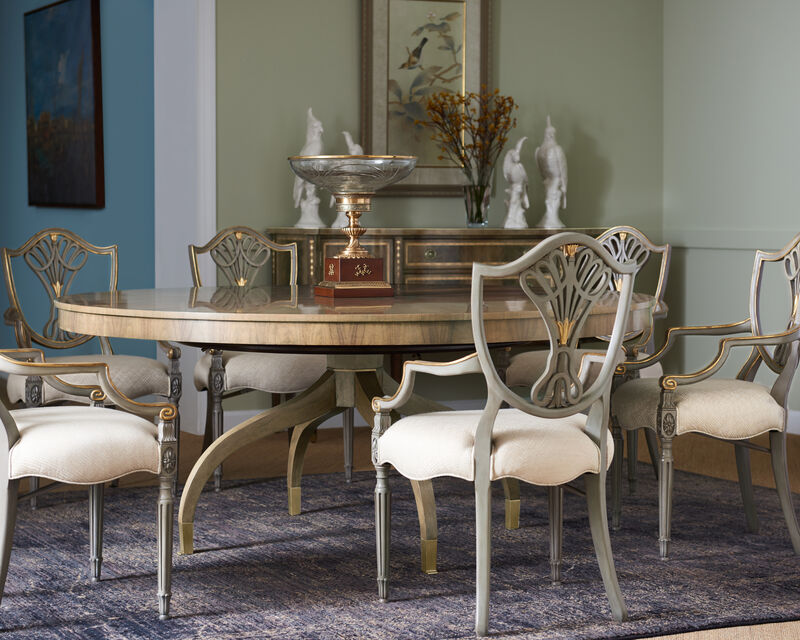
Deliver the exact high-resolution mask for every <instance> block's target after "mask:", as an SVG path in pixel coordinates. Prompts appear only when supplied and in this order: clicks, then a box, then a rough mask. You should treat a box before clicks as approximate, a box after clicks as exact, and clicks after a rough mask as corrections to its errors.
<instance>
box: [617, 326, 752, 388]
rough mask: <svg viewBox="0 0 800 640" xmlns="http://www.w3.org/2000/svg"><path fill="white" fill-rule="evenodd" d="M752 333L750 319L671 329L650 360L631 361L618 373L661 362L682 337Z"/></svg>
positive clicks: (622, 365) (624, 364) (618, 369)
mask: <svg viewBox="0 0 800 640" xmlns="http://www.w3.org/2000/svg"><path fill="white" fill-rule="evenodd" d="M749 331H752V323H751V322H750V318H745V319H744V320H740V321H739V322H733V323H731V324H716V325H707V326H697V327H671V328H669V329H667V334H666V338H665V340H664V344H663V346H662V347H661V348H660V349H659V350H658V351H656V352H655V353H654V354H653V355H651V356H650V357H649V358H645V359H643V360H629V361H627V362H624V363H623V364H620V365H618V366H617V369H616V373H618V374H623V373H625V372H626V371H635V370H637V369H644V368H645V367H649V366H651V365H654V364H656V363H657V362H660V361H661V359H662V358H663V357H664V356H665V355H666V354H667V353H668V352H669V350H670V349H672V347H673V346H674V345H675V343H676V342H677V340H678V338H680V337H682V336H726V335H731V334H734V333H746V332H749Z"/></svg>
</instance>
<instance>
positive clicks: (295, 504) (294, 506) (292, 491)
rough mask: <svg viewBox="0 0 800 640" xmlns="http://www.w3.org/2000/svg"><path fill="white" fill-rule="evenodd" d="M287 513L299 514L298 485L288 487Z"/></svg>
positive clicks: (291, 514)
mask: <svg viewBox="0 0 800 640" xmlns="http://www.w3.org/2000/svg"><path fill="white" fill-rule="evenodd" d="M288 491H289V515H290V516H298V515H300V487H289V488H288Z"/></svg>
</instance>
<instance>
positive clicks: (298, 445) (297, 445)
mask: <svg viewBox="0 0 800 640" xmlns="http://www.w3.org/2000/svg"><path fill="white" fill-rule="evenodd" d="M341 411H342V410H341V409H337V410H335V411H331V412H329V413H327V414H326V415H324V416H322V417H320V418H317V419H316V420H312V421H311V422H306V423H305V424H299V425H295V427H294V430H293V431H292V442H291V444H290V445H289V465H288V468H287V469H286V488H287V490H288V494H289V515H290V516H296V515H300V511H301V508H300V501H301V488H300V482H301V481H302V479H303V462H304V461H305V456H306V449H308V444H309V443H310V442H312V440H313V438H314V435H315V434H316V433H317V427H319V425H321V424H322V423H323V422H325V421H326V420H327V419H328V418H330V417H333V416H335V415H336V414H337V413H341Z"/></svg>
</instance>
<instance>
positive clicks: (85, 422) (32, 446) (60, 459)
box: [8, 374, 160, 484]
mask: <svg viewBox="0 0 800 640" xmlns="http://www.w3.org/2000/svg"><path fill="white" fill-rule="evenodd" d="M81 375H83V374H81ZM94 377H95V379H96V378H97V376H94ZM10 413H11V416H12V417H13V418H14V422H16V423H17V429H19V435H20V438H19V440H17V442H16V443H15V444H14V446H13V447H11V449H10V451H9V454H8V456H9V457H8V477H9V478H10V479H16V478H24V477H26V476H38V477H41V478H49V479H50V480H57V481H59V482H68V483H70V484H97V483H98V482H109V481H110V480H116V479H117V478H121V477H122V476H126V475H128V474H130V473H134V472H136V471H149V472H150V473H158V470H159V463H160V461H159V459H158V439H157V433H156V427H155V425H154V424H153V423H152V422H150V421H149V420H145V419H144V418H141V417H139V416H135V415H133V414H131V413H127V412H125V411H117V410H115V409H104V408H101V407H36V408H33V409H17V410H14V411H11V412H10ZM76 424H77V425H80V427H79V428H71V425H76Z"/></svg>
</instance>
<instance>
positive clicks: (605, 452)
mask: <svg viewBox="0 0 800 640" xmlns="http://www.w3.org/2000/svg"><path fill="white" fill-rule="evenodd" d="M635 270H636V268H635V266H634V265H623V264H620V263H618V262H616V261H615V260H614V259H613V258H612V256H611V254H609V253H608V251H607V250H606V249H604V248H603V246H602V245H601V244H600V243H599V242H598V241H597V240H595V239H593V238H590V237H589V236H585V235H582V234H578V233H561V234H558V235H555V236H553V237H551V238H548V239H547V240H545V241H544V242H542V243H540V244H538V245H537V246H536V247H534V248H533V249H531V250H530V251H529V252H527V253H526V254H525V255H524V256H522V257H521V258H519V259H518V260H515V261H514V262H511V263H509V264H506V265H501V266H488V265H483V264H475V265H473V271H472V296H471V304H470V306H471V309H472V333H473V339H474V341H475V348H476V353H473V354H471V355H469V356H466V357H464V358H462V359H460V360H456V361H454V362H450V363H425V362H415V361H409V362H406V363H405V365H404V369H403V379H402V382H401V384H400V387H399V389H398V390H397V393H396V394H395V395H394V396H392V397H391V398H389V397H386V398H374V399H373V409H374V410H375V425H374V429H373V432H372V461H373V464H374V465H375V469H376V474H377V484H376V488H375V521H376V541H377V556H378V596H379V598H380V599H381V600H382V601H385V600H386V599H387V597H388V579H389V539H390V488H389V484H388V472H389V466H390V465H392V466H394V468H395V469H396V470H397V471H398V472H399V473H400V474H401V475H403V476H405V477H407V478H410V479H414V480H427V479H431V478H434V477H439V476H453V477H457V478H462V479H464V480H468V481H472V482H473V483H474V486H475V518H476V536H477V539H476V549H477V554H476V564H477V566H476V573H477V578H476V587H477V597H476V617H475V629H476V632H477V633H478V635H485V634H486V633H487V630H488V615H489V566H490V514H491V510H490V483H491V481H492V480H496V479H501V478H517V479H520V480H524V481H526V482H529V483H532V484H536V485H540V486H547V487H548V488H549V489H548V497H549V503H550V528H551V542H550V545H551V546H550V554H551V578H552V580H553V582H554V583H557V582H559V581H560V579H561V576H560V563H561V520H562V518H561V515H562V504H563V502H562V501H563V485H564V484H566V483H569V482H571V481H572V480H574V479H575V478H577V477H578V476H584V478H585V482H586V498H587V503H588V508H589V522H590V526H591V531H592V539H593V542H594V548H595V553H596V555H597V561H598V564H599V566H600V573H601V575H602V578H603V583H604V585H605V589H606V594H607V596H608V599H609V601H610V604H611V610H612V614H613V616H614V618H615V619H616V620H623V619H625V618H626V617H627V612H626V608H625V603H624V601H623V598H622V594H621V593H620V590H619V584H618V582H617V576H616V571H615V569H614V560H613V557H612V553H611V544H610V542H609V535H608V522H607V520H606V500H605V478H606V470H607V468H608V465H609V464H610V463H611V458H612V456H613V442H612V441H611V439H610V437H609V435H608V431H609V430H608V415H609V412H608V403H609V398H610V395H611V381H612V377H613V374H614V367H615V362H616V358H615V357H608V358H606V357H605V355H606V354H605V352H601V353H599V354H598V355H594V354H592V357H593V358H595V362H600V363H602V365H601V366H600V369H599V371H598V372H597V374H596V376H595V378H594V381H593V382H591V383H589V382H588V376H587V375H585V373H584V372H582V370H585V371H588V368H589V366H588V365H586V366H583V365H584V363H583V362H582V361H583V360H584V359H585V358H586V356H587V354H586V353H582V352H581V351H580V350H579V349H578V336H579V335H581V332H582V327H583V325H584V323H585V322H586V320H587V318H588V317H589V313H590V311H591V309H592V307H593V306H594V305H595V304H596V303H598V302H602V303H604V304H605V305H609V306H611V308H613V309H615V310H616V318H615V322H614V328H613V332H612V334H611V336H610V339H609V342H608V349H609V351H608V353H610V354H616V353H617V351H618V350H619V349H620V348H621V345H622V341H623V336H624V334H625V325H626V323H627V319H628V312H629V309H630V302H631V295H632V288H633V274H634V272H635ZM509 276H511V277H514V276H517V277H518V279H519V284H520V286H521V288H522V289H523V291H524V292H525V294H526V295H527V297H528V298H529V299H530V300H531V302H532V303H533V304H534V305H535V306H536V308H537V309H538V310H539V312H540V313H541V315H542V317H543V319H544V323H545V326H546V327H547V333H548V336H549V341H550V350H549V354H550V357H549V359H548V361H547V369H546V370H545V371H544V372H543V373H542V375H541V376H540V377H539V378H538V379H537V380H536V381H535V382H534V383H533V385H532V388H531V389H530V391H529V396H528V397H527V398H526V397H522V396H520V395H517V394H516V393H514V392H513V391H512V390H511V389H509V388H508V387H507V386H506V384H505V383H504V382H503V381H502V380H501V378H500V376H499V375H498V373H497V370H496V368H495V366H494V364H493V362H492V358H491V355H490V351H489V345H487V343H486V336H485V333H484V327H483V296H484V281H485V280H486V279H493V278H508V277H509ZM615 276H620V287H619V292H618V293H617V292H616V291H614V292H612V291H609V284H610V283H611V282H613V280H614V277H615ZM589 364H591V363H589ZM417 373H428V374H433V375H445V376H447V375H461V374H467V373H479V374H483V376H484V377H485V379H486V383H487V387H488V399H487V402H486V407H485V408H484V409H483V411H449V412H438V413H428V414H418V415H414V416H409V417H405V418H401V419H400V420H397V421H395V422H394V423H392V412H393V411H394V410H399V409H400V407H402V405H403V404H404V403H405V402H406V401H407V400H408V399H409V398H410V397H411V394H412V392H413V386H414V379H415V375H416V374H417ZM504 402H505V403H507V404H508V406H509V407H510V408H507V409H501V408H500V407H501V405H502V404H503V403H504ZM401 413H402V411H401Z"/></svg>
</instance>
